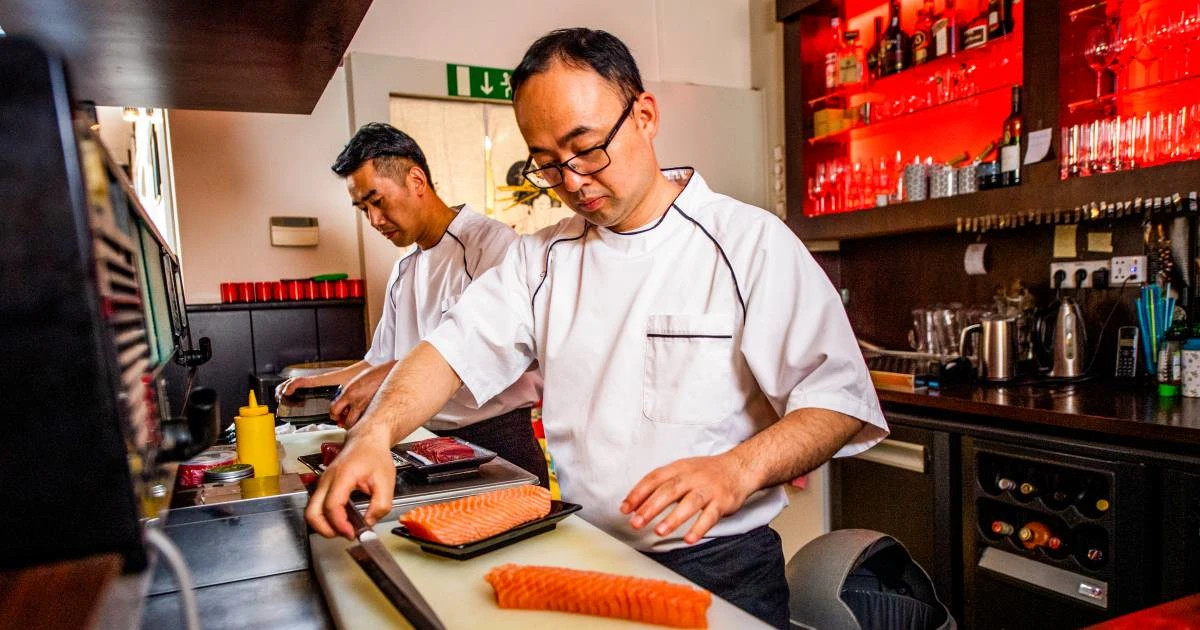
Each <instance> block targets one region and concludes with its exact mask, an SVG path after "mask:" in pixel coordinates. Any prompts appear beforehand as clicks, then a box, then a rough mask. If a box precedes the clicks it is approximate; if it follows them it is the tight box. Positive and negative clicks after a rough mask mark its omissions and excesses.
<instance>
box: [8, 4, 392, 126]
mask: <svg viewBox="0 0 1200 630" xmlns="http://www.w3.org/2000/svg"><path fill="white" fill-rule="evenodd" d="M370 4H371V2H370V0H0V29H3V30H4V32H6V33H7V34H8V35H10V36H12V35H25V36H29V37H32V38H34V39H36V40H37V41H39V42H41V43H42V44H43V45H46V46H50V47H52V48H54V49H56V50H57V51H58V52H59V53H61V54H62V55H64V57H65V58H66V59H67V64H68V68H69V71H70V73H71V80H72V87H73V92H74V93H75V95H76V96H77V97H78V98H79V99H81V100H89V101H93V102H95V103H96V104H97V105H124V106H134V107H167V108H175V109H216V110H225V111H244V112H272V113H287V114H308V113H311V112H312V110H313V107H315V106H316V104H317V99H318V98H320V96H321V93H322V92H324V91H325V86H326V84H327V83H328V82H329V79H330V77H332V76H333V73H334V70H336V69H337V66H338V64H339V63H340V62H341V59H342V55H343V54H345V52H346V48H347V47H348V46H349V45H350V39H351V38H352V37H353V36H354V32H355V31H356V30H358V25H359V24H360V23H361V22H362V20H363V16H364V15H365V14H366V12H367V8H368V7H369V6H370Z"/></svg>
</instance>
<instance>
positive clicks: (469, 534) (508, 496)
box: [400, 486, 550, 545]
mask: <svg viewBox="0 0 1200 630" xmlns="http://www.w3.org/2000/svg"><path fill="white" fill-rule="evenodd" d="M549 513H550V491H549V490H547V489H545V488H543V487H541V486H520V487H518V488H505V489H503V490H493V491H492V492H485V493H483V494H477V495H473V496H469V497H463V498H461V499H456V500H454V501H448V502H446V503H434V504H433V505H423V506H421V507H419V508H417V509H415V510H413V511H411V512H409V513H407V514H405V515H404V516H402V517H400V522H401V523H403V524H404V527H405V528H407V529H408V532H409V533H410V534H412V535H414V536H418V537H420V538H424V539H425V540H431V541H433V542H439V543H442V544H444V545H462V544H466V543H471V542H475V541H477V540H483V539H484V538H488V537H490V536H495V535H496V534H499V533H502V532H506V531H508V530H510V529H512V528H514V527H516V526H517V525H521V524H523V523H528V522H529V521H534V520H537V519H539V518H542V517H543V516H545V515H547V514H549Z"/></svg>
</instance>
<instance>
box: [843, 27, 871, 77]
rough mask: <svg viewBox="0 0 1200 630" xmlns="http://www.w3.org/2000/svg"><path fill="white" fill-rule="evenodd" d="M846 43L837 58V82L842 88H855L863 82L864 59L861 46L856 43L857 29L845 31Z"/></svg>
mask: <svg viewBox="0 0 1200 630" xmlns="http://www.w3.org/2000/svg"><path fill="white" fill-rule="evenodd" d="M845 39H846V45H845V46H843V47H842V53H841V58H840V59H838V83H839V84H840V85H841V86H842V87H844V88H855V87H858V86H860V85H862V83H863V79H864V78H865V77H864V75H865V74H866V67H865V66H866V60H865V59H864V58H863V51H862V47H861V46H859V45H858V31H846V36H845Z"/></svg>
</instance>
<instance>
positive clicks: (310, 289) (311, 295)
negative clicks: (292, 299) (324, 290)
mask: <svg viewBox="0 0 1200 630" xmlns="http://www.w3.org/2000/svg"><path fill="white" fill-rule="evenodd" d="M301 282H303V283H304V299H306V300H315V299H317V281H316V280H301Z"/></svg>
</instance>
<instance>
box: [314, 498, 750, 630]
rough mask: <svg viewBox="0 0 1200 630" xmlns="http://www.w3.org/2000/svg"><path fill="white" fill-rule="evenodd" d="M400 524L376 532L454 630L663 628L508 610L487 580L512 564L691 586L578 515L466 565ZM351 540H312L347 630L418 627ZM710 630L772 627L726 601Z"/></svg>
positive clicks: (715, 610) (328, 594)
mask: <svg viewBox="0 0 1200 630" xmlns="http://www.w3.org/2000/svg"><path fill="white" fill-rule="evenodd" d="M395 526H396V521H386V522H383V523H379V524H378V525H376V526H375V532H376V533H378V534H379V537H380V540H382V541H383V543H384V545H386V546H387V548H388V551H390V552H392V556H393V557H394V558H396V561H397V562H398V563H399V564H400V567H401V568H402V569H404V572H405V573H406V574H407V575H408V577H409V579H411V580H412V581H413V583H414V584H415V585H416V587H417V589H418V590H420V591H421V594H422V595H424V596H425V599H426V600H428V601H429V604H430V605H431V606H432V607H433V609H434V611H435V612H436V613H437V614H438V616H439V617H440V618H441V620H442V622H443V623H444V624H445V625H446V628H447V629H448V630H476V629H483V630H505V629H508V628H512V629H514V630H533V629H538V628H545V629H547V630H551V629H552V630H561V629H564V628H580V629H591V628H597V629H613V630H620V629H622V628H624V629H626V630H634V629H636V628H662V627H663V626H654V625H647V624H641V623H634V622H631V621H625V620H621V619H609V618H606V617H593V616H590V615H579V614H573V613H560V612H549V611H532V610H504V609H501V608H499V607H498V606H496V600H495V595H494V592H493V590H492V587H491V585H489V584H488V583H487V582H485V581H484V580H483V575H484V574H485V573H487V572H488V570H490V569H491V568H492V567H495V566H498V565H501V564H505V563H508V562H512V563H517V564H540V565H550V566H560V567H570V568H574V569H588V570H593V571H606V572H610V573H619V574H622V575H634V576H638V577H648V578H656V579H661V580H668V581H672V582H679V583H687V579H686V578H683V577H681V576H679V575H678V574H676V573H674V572H672V571H670V570H669V569H667V568H666V567H663V566H662V565H660V564H658V563H657V562H655V561H653V560H651V559H649V558H647V557H645V556H643V555H642V554H640V553H638V552H637V551H635V550H634V549H633V548H631V547H629V546H627V545H625V544H624V543H622V542H621V541H619V540H617V539H615V538H613V537H611V536H609V535H608V534H605V533H604V532H602V531H600V530H599V529H597V528H596V527H594V526H592V525H591V524H589V523H588V522H587V521H585V520H583V519H581V518H579V516H578V515H571V516H568V517H567V518H566V519H564V520H563V521H562V522H560V523H559V524H558V527H557V528H556V529H554V530H553V531H550V532H546V533H543V534H539V535H537V536H534V537H533V538H529V539H526V540H523V541H521V542H518V543H514V544H513V545H510V546H508V547H504V548H502V549H498V550H496V551H493V552H490V553H486V554H484V555H482V556H478V557H476V558H472V559H470V560H465V561H460V560H453V559H450V558H443V557H440V556H435V555H432V554H428V553H425V552H423V551H421V550H420V548H419V547H417V545H416V544H414V543H412V542H409V541H408V540H405V539H403V538H400V537H399V536H396V535H394V534H392V533H391V530H392V528H393V527H395ZM351 544H352V543H350V542H349V541H347V540H345V539H341V538H339V539H332V540H331V539H326V538H322V537H321V536H319V535H317V534H313V535H311V536H309V546H310V547H311V548H312V558H313V571H314V572H315V573H316V575H317V579H318V581H319V582H320V583H321V588H322V590H323V591H324V592H325V601H326V602H327V603H328V604H329V609H330V612H331V613H332V615H333V618H334V621H335V622H336V623H337V625H338V627H339V628H342V629H343V630H357V629H359V628H362V629H370V630H376V629H378V628H410V627H411V626H410V625H409V624H408V623H407V622H406V621H405V620H404V618H403V617H402V616H400V614H399V613H398V612H396V609H395V608H393V607H392V604H391V603H390V602H389V601H388V600H387V598H385V597H384V596H383V594H382V593H380V592H379V589H378V588H376V587H375V584H374V583H372V582H371V580H370V579H369V578H367V576H366V574H365V573H363V571H362V569H361V568H359V566H358V564H357V563H355V562H354V560H353V559H352V558H351V557H350V555H349V554H347V553H346V548H347V547H349V546H350V545H351ZM708 625H709V627H710V628H722V629H724V628H732V629H737V630H742V629H747V630H752V629H754V628H768V627H769V626H767V625H766V624H764V623H762V622H761V621H759V620H758V619H756V618H754V617H752V616H750V615H749V614H748V613H746V612H744V611H742V610H741V609H739V608H736V607H734V606H733V605H732V604H730V603H728V602H726V601H725V600H723V599H719V598H717V597H713V603H712V606H711V607H709V609H708Z"/></svg>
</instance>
